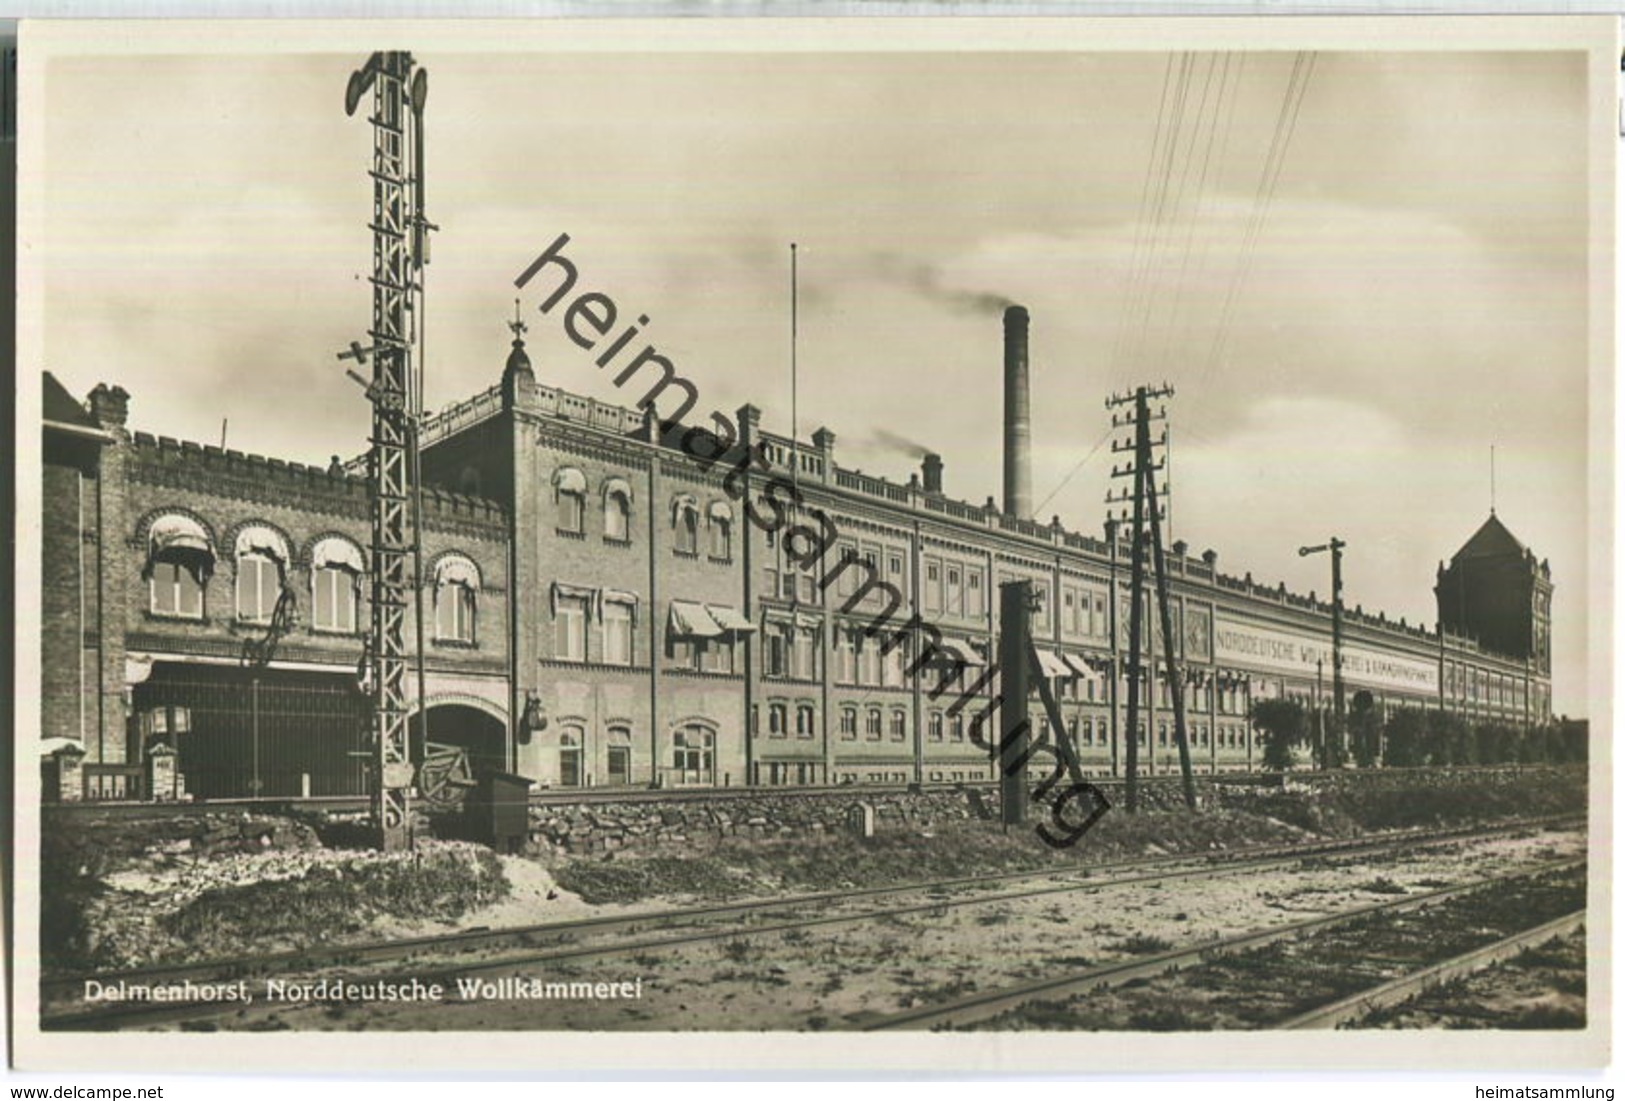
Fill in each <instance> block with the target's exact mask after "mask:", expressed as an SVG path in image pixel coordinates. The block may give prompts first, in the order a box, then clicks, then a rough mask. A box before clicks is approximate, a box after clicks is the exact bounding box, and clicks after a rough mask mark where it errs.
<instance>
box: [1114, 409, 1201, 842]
mask: <svg viewBox="0 0 1625 1101" xmlns="http://www.w3.org/2000/svg"><path fill="white" fill-rule="evenodd" d="M1173 393H1174V391H1173V387H1171V386H1169V385H1167V384H1166V383H1164V384H1163V385H1161V386H1158V387H1149V386H1140V387H1137V388H1135V390H1134V392H1133V393H1131V394H1121V395H1119V394H1113V395H1112V396H1111V397H1110V398H1107V399H1106V408H1107V409H1110V410H1113V413H1112V427H1113V428H1124V427H1129V426H1132V427H1133V428H1134V439H1133V440H1132V442H1130V441H1123V440H1114V441H1113V442H1112V451H1113V452H1122V451H1132V452H1133V453H1134V461H1133V463H1132V464H1130V465H1128V466H1124V467H1118V466H1116V465H1115V464H1114V465H1113V467H1112V477H1113V478H1126V477H1129V476H1132V477H1133V478H1134V489H1133V492H1132V493H1124V492H1117V493H1107V495H1106V503H1107V505H1108V506H1109V505H1113V504H1124V503H1127V504H1130V505H1132V512H1131V515H1132V518H1133V525H1134V531H1133V545H1134V557H1133V561H1132V567H1131V570H1130V578H1129V589H1130V592H1131V594H1132V597H1131V599H1132V603H1131V604H1130V606H1129V656H1128V678H1129V681H1128V731H1127V734H1126V741H1127V746H1126V748H1127V754H1126V757H1127V760H1126V763H1125V777H1124V781H1125V782H1124V801H1125V803H1126V805H1127V807H1128V810H1129V812H1130V813H1134V812H1135V811H1137V810H1138V809H1139V733H1140V681H1141V678H1142V677H1143V676H1144V654H1143V653H1142V648H1141V641H1140V640H1141V639H1142V637H1144V636H1143V632H1144V630H1145V624H1144V622H1143V620H1144V618H1145V613H1144V609H1143V604H1144V601H1143V600H1142V599H1141V595H1142V593H1143V591H1144V588H1145V544H1146V542H1147V541H1149V542H1150V544H1151V550H1152V556H1153V565H1154V567H1155V571H1156V594H1157V615H1158V620H1159V625H1160V627H1161V630H1162V652H1163V666H1164V673H1165V675H1166V677H1167V681H1168V688H1169V695H1171V696H1172V697H1173V704H1174V737H1175V740H1176V743H1177V744H1178V747H1179V767H1180V774H1181V777H1182V780H1183V784H1184V795H1185V804H1186V805H1187V806H1189V807H1192V808H1194V807H1195V806H1196V782H1195V779H1194V777H1193V776H1192V774H1191V755H1190V742H1189V739H1188V738H1187V737H1186V731H1185V694H1184V678H1183V677H1181V676H1180V670H1179V666H1178V664H1177V662H1176V661H1175V640H1174V630H1173V612H1172V609H1171V607H1170V603H1169V599H1168V564H1167V560H1166V558H1165V557H1164V555H1163V550H1162V518H1163V505H1162V501H1161V497H1162V496H1164V495H1165V494H1166V489H1164V490H1163V491H1160V492H1159V490H1158V489H1157V471H1159V470H1161V469H1163V468H1164V466H1165V463H1166V459H1165V458H1164V459H1158V458H1156V456H1155V449H1156V448H1158V447H1166V445H1167V443H1168V433H1167V430H1166V429H1164V430H1163V433H1162V435H1161V437H1160V438H1159V439H1156V440H1153V439H1152V438H1151V422H1152V421H1154V420H1167V417H1168V413H1167V409H1166V407H1164V406H1161V405H1159V406H1158V407H1157V409H1156V411H1155V412H1153V411H1152V409H1151V402H1152V401H1154V400H1159V399H1162V398H1168V397H1172V396H1173ZM1130 405H1132V406H1133V411H1132V412H1130V413H1118V412H1116V410H1117V409H1120V408H1122V407H1125V406H1130ZM1123 518H1124V519H1127V518H1128V516H1124V517H1123ZM1116 596H1117V594H1116V593H1115V592H1114V593H1113V594H1112V599H1113V600H1116ZM1113 656H1114V657H1115V656H1116V655H1115V653H1114V654H1113ZM1155 667H1156V662H1155V660H1154V659H1153V661H1152V668H1153V669H1155ZM1146 690H1147V692H1149V691H1150V690H1151V683H1150V680H1149V679H1148V680H1147V681H1146ZM1151 738H1152V732H1151V730H1150V727H1149V724H1148V725H1147V729H1146V743H1147V748H1148V749H1149V748H1150V742H1151Z"/></svg>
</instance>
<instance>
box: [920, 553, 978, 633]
mask: <svg viewBox="0 0 1625 1101" xmlns="http://www.w3.org/2000/svg"><path fill="white" fill-rule="evenodd" d="M924 566H925V576H924V577H922V578H921V580H920V589H921V601H922V603H923V604H924V605H925V610H926V612H927V614H937V615H947V616H967V617H970V618H977V617H980V616H984V615H986V614H987V612H988V604H989V602H988V597H987V585H986V571H984V570H983V568H982V567H981V566H977V565H972V564H970V563H966V562H960V561H956V560H954V559H952V558H942V557H940V556H938V555H931V554H928V555H926V556H925V557H924Z"/></svg>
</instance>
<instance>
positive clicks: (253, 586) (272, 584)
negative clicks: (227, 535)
mask: <svg viewBox="0 0 1625 1101" xmlns="http://www.w3.org/2000/svg"><path fill="white" fill-rule="evenodd" d="M232 557H233V559H234V560H235V561H236V563H237V618H238V619H240V620H242V621H243V622H245V623H269V622H271V616H272V614H273V613H274V612H275V611H276V604H277V600H278V598H280V597H281V595H282V580H283V577H284V576H285V575H286V572H287V569H288V543H287V540H285V539H283V538H282V536H281V535H280V534H278V533H277V532H275V531H272V530H271V529H270V528H268V527H265V526H264V525H263V524H250V525H249V526H248V527H245V528H243V529H242V530H241V531H239V532H238V533H237V545H236V547H235V548H234V549H233V554H232Z"/></svg>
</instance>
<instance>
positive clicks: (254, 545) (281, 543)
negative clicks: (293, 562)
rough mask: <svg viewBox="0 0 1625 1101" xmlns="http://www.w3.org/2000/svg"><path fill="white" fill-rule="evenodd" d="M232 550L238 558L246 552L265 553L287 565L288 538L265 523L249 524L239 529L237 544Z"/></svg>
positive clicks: (268, 556)
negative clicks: (284, 537)
mask: <svg viewBox="0 0 1625 1101" xmlns="http://www.w3.org/2000/svg"><path fill="white" fill-rule="evenodd" d="M232 550H233V554H235V555H236V556H237V557H238V558H241V557H242V556H243V555H245V554H263V555H265V557H267V558H274V559H276V560H277V561H278V562H280V563H282V564H283V565H287V562H288V543H287V540H285V539H283V538H282V536H281V534H280V533H278V532H275V531H272V530H271V529H270V528H268V527H266V526H265V525H264V524H249V525H248V526H247V527H245V528H243V529H242V530H241V531H239V532H238V533H237V545H236V546H235V547H234V548H232Z"/></svg>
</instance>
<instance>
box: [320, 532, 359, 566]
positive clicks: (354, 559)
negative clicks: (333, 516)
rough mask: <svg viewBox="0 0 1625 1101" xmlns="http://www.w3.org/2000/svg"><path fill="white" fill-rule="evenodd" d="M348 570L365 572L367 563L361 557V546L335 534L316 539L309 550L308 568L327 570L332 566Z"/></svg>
mask: <svg viewBox="0 0 1625 1101" xmlns="http://www.w3.org/2000/svg"><path fill="white" fill-rule="evenodd" d="M335 566H337V567H339V568H341V569H346V570H350V571H352V572H354V573H366V572H367V564H366V561H365V560H364V559H363V558H362V557H361V548H360V547H358V546H356V545H355V544H354V543H352V542H350V541H349V540H348V539H340V538H339V537H338V536H336V535H329V536H328V537H327V538H326V539H321V540H318V541H317V543H316V545H315V546H314V547H312V548H311V551H310V568H311V569H313V570H327V569H332V568H333V567H335Z"/></svg>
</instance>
